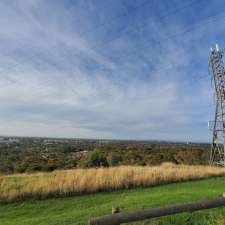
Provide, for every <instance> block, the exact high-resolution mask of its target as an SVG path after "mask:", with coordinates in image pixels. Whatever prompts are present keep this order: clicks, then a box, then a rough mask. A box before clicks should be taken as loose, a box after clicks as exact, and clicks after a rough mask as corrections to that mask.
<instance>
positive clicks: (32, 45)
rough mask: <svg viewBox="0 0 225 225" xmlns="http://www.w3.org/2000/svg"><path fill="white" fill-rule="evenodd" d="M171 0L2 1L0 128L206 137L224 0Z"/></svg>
mask: <svg viewBox="0 0 225 225" xmlns="http://www.w3.org/2000/svg"><path fill="white" fill-rule="evenodd" d="M173 2H174V3H173V4H174V5H173V7H172V5H171V4H172V3H170V4H169V6H167V9H168V10H165V5H164V3H165V2H163V1H157V3H154V4H153V3H152V4H149V3H148V1H146V2H145V1H144V0H143V1H133V2H132V3H131V2H130V1H107V3H106V2H105V1H92V0H89V1H76V2H70V1H54V3H53V1H44V0H24V1H20V0H16V1H13V2H12V1H10V2H9V1H1V3H0V12H1V14H0V26H1V30H0V52H1V53H0V103H1V110H0V123H1V126H0V133H1V134H3V135H10V134H11V135H31V136H43V135H44V136H62V137H85V138H87V137H90V138H95V137H96V138H133V139H170V140H194V141H196V140H197V141H205V140H209V139H208V138H209V131H208V130H207V121H208V120H209V119H210V117H211V115H212V111H213V108H212V107H213V105H212V93H211V89H210V79H209V74H208V69H207V66H208V65H207V60H208V52H209V47H210V46H211V45H212V44H214V42H216V41H217V40H218V42H219V43H221V44H224V41H223V39H222V38H223V30H224V28H225V27H224V25H223V24H222V23H220V24H219V25H217V24H216V23H214V21H212V20H210V16H211V15H213V14H214V13H216V12H217V10H219V9H220V12H221V13H222V11H221V9H222V8H224V10H225V5H224V4H222V3H221V1H215V2H213V1H210V4H207V5H206V4H204V2H200V3H198V4H197V3H196V4H193V5H192V7H188V6H187V7H183V6H184V5H183V4H184V3H181V2H180V1H177V0H176V1H173ZM168 7H170V8H168ZM200 8H201V9H202V10H201V11H199V9H200ZM209 8H211V9H212V10H209ZM174 9H177V11H174V12H173V10H174ZM168 12H171V13H168ZM221 15H222V14H221ZM217 20H223V18H222V16H221V17H218V18H217ZM201 23H202V24H203V23H204V27H200V25H199V24H201ZM212 24H214V25H212ZM195 26H196V27H195ZM207 34H209V35H207ZM221 40H222V41H221ZM204 76H205V78H204ZM202 77H203V79H202Z"/></svg>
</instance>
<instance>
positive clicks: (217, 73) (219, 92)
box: [209, 45, 225, 166]
mask: <svg viewBox="0 0 225 225" xmlns="http://www.w3.org/2000/svg"><path fill="white" fill-rule="evenodd" d="M223 57H224V49H220V48H219V47H218V45H216V47H215V48H212V49H211V53H210V58H209V66H210V70H211V74H212V85H213V89H214V98H215V117H214V121H211V124H209V127H210V129H211V130H212V146H211V152H210V164H211V165H218V166H225V67H224V62H223V60H224V58H223Z"/></svg>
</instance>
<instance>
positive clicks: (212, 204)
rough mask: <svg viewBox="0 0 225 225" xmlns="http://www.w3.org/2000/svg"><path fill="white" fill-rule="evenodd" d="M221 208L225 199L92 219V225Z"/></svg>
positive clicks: (110, 224) (112, 223)
mask: <svg viewBox="0 0 225 225" xmlns="http://www.w3.org/2000/svg"><path fill="white" fill-rule="evenodd" d="M221 206H225V197H221V198H216V199H212V200H204V201H198V202H193V203H185V204H178V205H173V206H168V207H163V208H155V209H146V210H140V211H136V212H131V213H118V214H114V215H107V216H102V217H98V218H95V219H92V220H91V221H90V225H119V224H122V223H129V222H135V221H140V220H145V219H152V218H157V217H162V216H168V215H173V214H177V213H183V212H193V211H197V210H204V209H211V208H217V207H221Z"/></svg>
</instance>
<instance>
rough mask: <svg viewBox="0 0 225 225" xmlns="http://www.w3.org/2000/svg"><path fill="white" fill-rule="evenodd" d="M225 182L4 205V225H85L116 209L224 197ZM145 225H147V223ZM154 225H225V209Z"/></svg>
mask: <svg viewBox="0 0 225 225" xmlns="http://www.w3.org/2000/svg"><path fill="white" fill-rule="evenodd" d="M224 191H225V178H224V177H220V178H219V177H218V178H209V179H206V180H200V181H192V182H184V183H177V184H176V183H175V184H166V185H161V186H158V187H150V188H135V189H130V190H123V191H114V192H111V193H97V194H89V195H85V196H75V197H67V198H57V199H49V200H42V201H31V200H29V201H25V202H21V203H9V204H3V203H2V204H0V225H75V224H76V225H78V224H79V225H82V224H88V220H89V218H91V217H95V216H99V215H104V214H109V213H110V212H111V208H112V206H119V207H120V209H121V211H122V212H128V211H132V210H136V209H143V208H151V207H158V206H165V205H170V204H174V203H182V202H192V201H195V200H200V199H207V198H214V197H217V196H221V194H222V193H223V192H224ZM141 224H144V223H143V222H142V223H141ZM145 224H152V225H153V224H154V225H172V224H175V225H178V224H179V225H180V224H185V225H192V224H193V225H200V224H201V225H203V224H205V225H224V224H225V208H220V209H213V210H206V211H201V212H195V213H184V214H180V215H176V216H169V217H165V218H161V219H156V220H153V221H151V222H146V223H145Z"/></svg>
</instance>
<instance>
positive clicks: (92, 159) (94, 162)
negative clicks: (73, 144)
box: [85, 148, 108, 167]
mask: <svg viewBox="0 0 225 225" xmlns="http://www.w3.org/2000/svg"><path fill="white" fill-rule="evenodd" d="M85 166H86V167H100V166H108V162H107V159H106V157H105V155H104V154H103V152H102V151H101V150H100V149H98V148H95V149H94V150H93V151H91V152H89V153H88V155H87V158H86V160H85Z"/></svg>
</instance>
